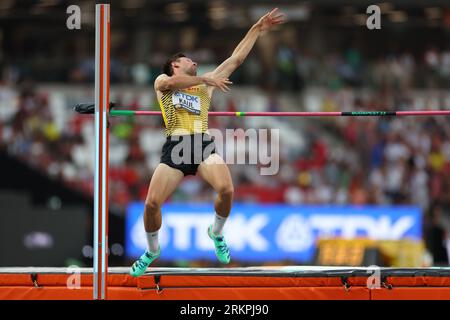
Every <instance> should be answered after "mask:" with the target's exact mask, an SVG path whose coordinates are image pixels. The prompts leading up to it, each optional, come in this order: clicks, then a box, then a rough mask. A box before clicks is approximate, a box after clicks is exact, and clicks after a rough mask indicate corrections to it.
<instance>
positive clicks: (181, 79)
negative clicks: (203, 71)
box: [155, 74, 232, 92]
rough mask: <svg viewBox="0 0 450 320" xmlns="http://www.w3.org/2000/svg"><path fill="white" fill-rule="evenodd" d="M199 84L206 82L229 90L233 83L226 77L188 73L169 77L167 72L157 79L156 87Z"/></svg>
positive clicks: (181, 87) (178, 86)
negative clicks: (198, 75) (191, 74)
mask: <svg viewBox="0 0 450 320" xmlns="http://www.w3.org/2000/svg"><path fill="white" fill-rule="evenodd" d="M199 84H206V85H207V86H211V87H216V88H219V89H220V90H222V91H223V92H226V91H228V90H229V88H228V85H229V84H232V82H230V81H229V80H228V78H225V77H214V78H212V77H207V76H206V75H205V76H200V77H197V76H188V75H176V76H175V75H174V76H171V77H169V76H168V75H166V74H161V75H159V76H158V77H157V78H156V80H155V89H156V90H157V91H161V92H163V91H168V90H178V89H186V88H189V87H192V86H196V85H199Z"/></svg>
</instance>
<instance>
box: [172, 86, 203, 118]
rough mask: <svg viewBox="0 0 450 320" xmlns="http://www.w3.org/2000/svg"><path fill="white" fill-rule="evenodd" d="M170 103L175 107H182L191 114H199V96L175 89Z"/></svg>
mask: <svg viewBox="0 0 450 320" xmlns="http://www.w3.org/2000/svg"><path fill="white" fill-rule="evenodd" d="M172 103H173V105H174V106H175V108H176V109H178V108H183V109H185V110H187V111H189V112H191V113H193V114H196V115H199V114H200V97H197V96H193V95H190V94H187V93H184V92H180V91H176V92H174V93H173V94H172Z"/></svg>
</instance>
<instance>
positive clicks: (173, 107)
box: [159, 84, 211, 136]
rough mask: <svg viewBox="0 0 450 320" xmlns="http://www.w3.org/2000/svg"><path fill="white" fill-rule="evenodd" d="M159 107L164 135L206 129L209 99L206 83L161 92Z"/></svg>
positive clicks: (190, 132)
mask: <svg viewBox="0 0 450 320" xmlns="http://www.w3.org/2000/svg"><path fill="white" fill-rule="evenodd" d="M162 94H163V95H162V97H161V100H159V106H160V107H161V111H162V116H163V119H164V124H165V126H166V135H167V136H171V135H186V134H194V133H205V132H207V131H208V110H209V105H210V103H211V99H210V97H209V95H208V87H207V86H206V85H204V84H203V85H197V86H193V87H190V88H187V89H182V90H176V91H166V92H163V93H162Z"/></svg>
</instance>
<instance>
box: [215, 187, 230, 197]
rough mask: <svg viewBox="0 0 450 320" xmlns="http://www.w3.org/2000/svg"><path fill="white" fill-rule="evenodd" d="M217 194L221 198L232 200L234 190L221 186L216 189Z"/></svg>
mask: <svg viewBox="0 0 450 320" xmlns="http://www.w3.org/2000/svg"><path fill="white" fill-rule="evenodd" d="M217 193H218V194H219V195H220V196H221V197H222V198H232V197H233V194H234V188H233V185H223V186H220V187H219V188H218V189H217Z"/></svg>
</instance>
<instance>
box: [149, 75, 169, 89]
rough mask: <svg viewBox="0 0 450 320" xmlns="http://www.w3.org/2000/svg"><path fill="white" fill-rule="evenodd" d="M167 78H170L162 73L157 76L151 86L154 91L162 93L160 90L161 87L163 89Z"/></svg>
mask: <svg viewBox="0 0 450 320" xmlns="http://www.w3.org/2000/svg"><path fill="white" fill-rule="evenodd" d="M169 78H170V77H169V76H168V75H167V74H165V73H162V74H160V75H159V76H157V77H156V79H155V82H154V84H153V86H154V88H155V90H156V91H164V90H161V87H164V85H163V83H164V81H166V80H167V79H169Z"/></svg>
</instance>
